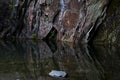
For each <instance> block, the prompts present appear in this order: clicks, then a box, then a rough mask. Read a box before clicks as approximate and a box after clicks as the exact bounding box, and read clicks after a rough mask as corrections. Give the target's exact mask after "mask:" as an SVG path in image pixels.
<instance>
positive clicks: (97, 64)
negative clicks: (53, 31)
mask: <svg viewBox="0 0 120 80" xmlns="http://www.w3.org/2000/svg"><path fill="white" fill-rule="evenodd" d="M51 70H62V71H65V72H67V73H68V76H67V77H66V78H54V77H50V76H49V75H48V74H49V72H50V71H51ZM0 80H120V47H119V46H109V45H106V46H100V45H94V47H90V46H88V45H80V44H76V45H73V44H70V43H60V42H57V44H56V43H55V42H54V41H53V42H43V41H37V42H35V41H30V40H26V41H15V40H13V41H9V40H4V41H3V40H0Z"/></svg>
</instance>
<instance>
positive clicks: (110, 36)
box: [93, 0, 120, 44]
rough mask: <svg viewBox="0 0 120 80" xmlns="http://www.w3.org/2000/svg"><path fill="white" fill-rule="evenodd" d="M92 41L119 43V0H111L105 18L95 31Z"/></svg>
mask: <svg viewBox="0 0 120 80" xmlns="http://www.w3.org/2000/svg"><path fill="white" fill-rule="evenodd" d="M93 43H97V44H98V43H99V44H101V43H102V44H103V43H106V44H108V43H109V44H118V43H120V0H111V2H110V4H109V7H108V10H107V16H106V19H105V20H104V22H103V23H102V24H101V25H100V27H99V28H98V30H97V31H96V34H95V35H94V38H93Z"/></svg>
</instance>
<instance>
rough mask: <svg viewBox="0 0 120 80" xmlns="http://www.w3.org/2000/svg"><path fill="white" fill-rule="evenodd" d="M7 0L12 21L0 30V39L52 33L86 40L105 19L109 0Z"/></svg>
mask: <svg viewBox="0 0 120 80" xmlns="http://www.w3.org/2000/svg"><path fill="white" fill-rule="evenodd" d="M10 1H11V2H12V11H11V19H10V20H9V21H11V22H10V26H7V28H5V30H2V29H1V31H2V32H1V33H0V35H1V38H3V37H9V36H10V37H13V38H37V39H44V38H51V37H52V36H54V38H56V39H58V40H62V41H68V42H88V41H89V40H90V39H91V37H92V36H93V34H94V32H95V31H96V29H97V28H98V26H99V25H100V24H101V23H102V21H103V20H104V18H105V15H106V10H107V6H108V3H109V0H99V1H98V0H15V1H14V0H10ZM4 2H5V1H4ZM9 8H10V6H9ZM9 13H10V12H9Z"/></svg>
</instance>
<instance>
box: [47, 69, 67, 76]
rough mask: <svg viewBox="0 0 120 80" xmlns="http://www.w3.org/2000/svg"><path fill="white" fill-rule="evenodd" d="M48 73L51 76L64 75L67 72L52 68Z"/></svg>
mask: <svg viewBox="0 0 120 80" xmlns="http://www.w3.org/2000/svg"><path fill="white" fill-rule="evenodd" d="M49 75H50V76H52V77H65V76H66V75H67V73H66V72H64V71H57V70H52V71H51V72H50V73H49Z"/></svg>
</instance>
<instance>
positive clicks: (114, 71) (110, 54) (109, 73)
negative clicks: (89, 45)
mask: <svg viewBox="0 0 120 80" xmlns="http://www.w3.org/2000/svg"><path fill="white" fill-rule="evenodd" d="M94 52H96V53H95V54H94V56H95V57H96V58H97V60H98V61H99V62H100V64H101V65H102V67H103V68H104V74H105V75H106V76H105V77H106V79H108V80H119V79H120V76H119V75H120V64H119V63H120V54H119V53H120V47H119V46H109V45H104V46H97V45H96V46H95V48H94Z"/></svg>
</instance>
